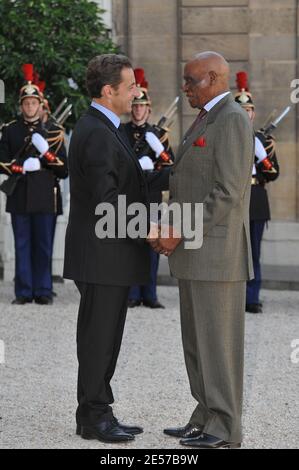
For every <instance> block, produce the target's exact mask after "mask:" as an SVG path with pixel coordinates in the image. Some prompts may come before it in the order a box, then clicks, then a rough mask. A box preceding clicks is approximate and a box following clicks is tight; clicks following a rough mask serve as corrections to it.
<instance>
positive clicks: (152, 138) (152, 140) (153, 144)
mask: <svg viewBox="0 0 299 470" xmlns="http://www.w3.org/2000/svg"><path fill="white" fill-rule="evenodd" d="M145 140H146V141H147V143H148V145H149V146H150V148H151V149H152V150H153V151H154V152H155V153H156V158H158V157H159V156H160V155H161V153H162V152H164V150H165V149H164V147H163V144H161V142H160V140H159V139H158V137H157V136H156V135H155V134H154V133H153V132H146V134H145Z"/></svg>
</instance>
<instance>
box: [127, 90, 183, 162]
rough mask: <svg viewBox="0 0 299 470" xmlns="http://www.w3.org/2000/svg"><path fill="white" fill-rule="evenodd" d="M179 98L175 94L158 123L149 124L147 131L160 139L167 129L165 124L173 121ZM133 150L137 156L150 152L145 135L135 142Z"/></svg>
mask: <svg viewBox="0 0 299 470" xmlns="http://www.w3.org/2000/svg"><path fill="white" fill-rule="evenodd" d="M179 100H180V97H179V96H177V97H176V98H175V100H174V101H173V102H172V103H171V105H170V106H169V108H168V109H167V111H166V112H165V113H164V114H163V116H162V117H161V118H160V119H159V121H158V123H157V124H154V125H152V126H150V127H149V128H148V129H147V132H152V133H153V134H155V135H156V137H158V139H161V138H162V137H163V136H164V135H165V134H166V133H167V130H166V129H165V126H166V124H167V123H170V122H171V124H172V123H173V117H174V115H175V113H176V112H177V109H178V102H179ZM134 151H135V152H136V154H137V156H138V157H141V156H144V155H148V154H149V153H150V152H151V147H150V146H149V145H148V143H147V142H146V140H145V135H142V136H141V137H140V139H139V140H138V141H137V142H136V144H135V145H134ZM158 161H159V160H158ZM168 162H169V159H168ZM161 163H162V162H161Z"/></svg>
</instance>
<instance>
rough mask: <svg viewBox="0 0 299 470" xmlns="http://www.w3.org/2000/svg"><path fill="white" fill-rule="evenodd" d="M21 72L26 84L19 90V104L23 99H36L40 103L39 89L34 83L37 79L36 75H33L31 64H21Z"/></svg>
mask: <svg viewBox="0 0 299 470" xmlns="http://www.w3.org/2000/svg"><path fill="white" fill-rule="evenodd" d="M22 71H23V74H24V79H25V81H26V82H27V83H26V85H24V86H22V88H21V90H20V98H19V100H20V103H22V101H23V100H24V99H25V98H37V99H38V100H39V101H40V102H41V101H42V98H41V95H40V91H39V88H38V86H37V84H36V83H34V80H35V79H36V78H37V79H38V75H37V74H34V68H33V64H23V65H22Z"/></svg>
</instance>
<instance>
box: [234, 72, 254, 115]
mask: <svg viewBox="0 0 299 470" xmlns="http://www.w3.org/2000/svg"><path fill="white" fill-rule="evenodd" d="M236 83H237V87H238V92H237V93H236V95H235V101H236V103H239V104H240V105H241V106H242V107H243V108H252V109H254V103H253V99H252V94H251V93H249V89H248V75H247V73H246V72H243V71H242V72H238V73H237V75H236Z"/></svg>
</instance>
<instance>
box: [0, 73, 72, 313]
mask: <svg viewBox="0 0 299 470" xmlns="http://www.w3.org/2000/svg"><path fill="white" fill-rule="evenodd" d="M23 72H24V76H25V80H26V81H27V83H26V84H25V86H23V87H22V88H21V90H20V109H21V113H22V114H21V117H20V118H19V119H18V120H16V121H13V122H11V123H9V124H7V125H4V126H3V129H2V138H1V141H0V172H1V173H2V174H6V175H7V176H8V179H7V180H6V181H4V183H3V184H2V185H1V190H2V191H3V192H5V193H6V195H7V204H6V211H7V212H9V213H10V214H11V220H12V228H13V233H14V240H15V261H16V265H15V295H16V298H15V300H14V301H13V303H14V304H20V305H23V304H25V303H31V302H32V300H35V302H36V303H38V304H51V303H52V276H51V264H52V252H53V233H54V227H55V221H56V217H57V215H59V214H62V200H61V194H60V186H59V180H60V179H62V178H66V177H67V175H68V171H67V160H66V150H65V146H64V129H63V127H62V126H60V125H57V124H56V122H55V121H54V120H51V119H48V120H47V122H43V120H42V119H41V117H42V115H43V113H42V106H43V95H42V93H41V91H40V89H39V86H38V84H35V83H33V80H34V70H33V65H32V64H24V66H23Z"/></svg>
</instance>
